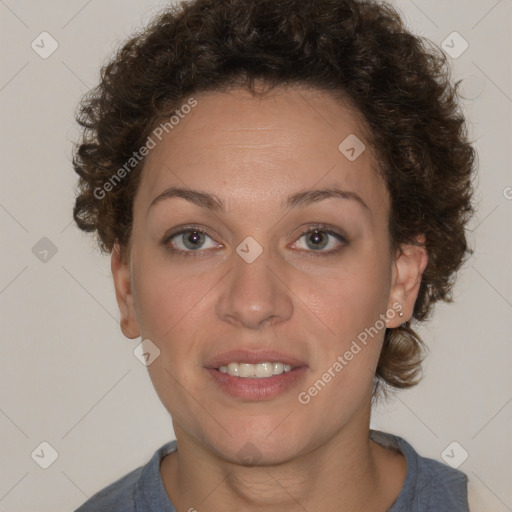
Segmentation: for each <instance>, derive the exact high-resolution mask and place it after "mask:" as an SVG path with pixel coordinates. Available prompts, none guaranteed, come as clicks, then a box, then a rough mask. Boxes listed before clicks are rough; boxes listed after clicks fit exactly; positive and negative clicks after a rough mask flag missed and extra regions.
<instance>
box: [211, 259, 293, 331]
mask: <svg viewBox="0 0 512 512" xmlns="http://www.w3.org/2000/svg"><path fill="white" fill-rule="evenodd" d="M270 259H271V258H270V257H269V253H268V252H266V251H265V250H263V252H262V253H261V254H260V255H259V256H258V257H257V258H256V260H254V261H252V262H251V263H248V262H247V261H245V260H244V259H243V258H242V257H240V256H239V255H238V253H235V254H233V263H232V264H233V267H232V270H231V272H229V273H228V275H227V276H226V277H227V279H226V280H225V281H224V283H223V288H222V291H221V294H220V296H219V298H218V301H217V303H216V313H217V316H218V317H219V318H220V319H221V320H222V321H224V322H228V323H231V324H232V325H236V326H243V327H246V328H248V329H260V328H262V327H265V326H267V325H273V324H276V323H280V322H284V321H286V320H288V319H289V318H291V316H292V314H293V301H292V293H291V291H290V290H289V289H288V288H287V286H286V276H285V275H284V272H283V271H282V270H281V271H280V270H279V267H278V265H277V264H275V262H274V264H272V262H271V261H270Z"/></svg>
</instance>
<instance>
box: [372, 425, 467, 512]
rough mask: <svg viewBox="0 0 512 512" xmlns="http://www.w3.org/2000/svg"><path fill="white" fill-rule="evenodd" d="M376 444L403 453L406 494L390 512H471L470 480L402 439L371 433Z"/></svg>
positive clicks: (403, 488) (401, 494)
mask: <svg viewBox="0 0 512 512" xmlns="http://www.w3.org/2000/svg"><path fill="white" fill-rule="evenodd" d="M370 437H371V439H373V440H374V441H375V442H378V443H379V444H381V445H383V446H386V447H388V448H392V449H397V450H399V451H400V452H402V453H403V455H404V457H405V459H406V461H407V473H406V476H405V480H404V483H403V486H402V490H401V492H400V494H399V496H398V497H397V499H396V501H395V502H394V503H393V505H392V507H391V508H390V509H389V512H402V511H404V512H405V511H407V512H443V511H450V512H468V510H469V507H468V498H467V482H468V477H467V476H466V474H465V473H463V472H462V471H460V470H458V469H454V468H452V467H450V466H447V465H446V464H443V463H441V462H439V461H437V460H434V459H430V458H428V457H423V456H421V455H419V454H418V453H417V452H416V450H415V449H414V448H413V447H412V446H411V445H410V444H409V443H408V442H407V441H405V439H402V438H401V437H399V436H395V435H393V434H388V433H385V432H380V431H376V430H371V431H370Z"/></svg>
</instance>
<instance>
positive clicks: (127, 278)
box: [110, 243, 140, 339]
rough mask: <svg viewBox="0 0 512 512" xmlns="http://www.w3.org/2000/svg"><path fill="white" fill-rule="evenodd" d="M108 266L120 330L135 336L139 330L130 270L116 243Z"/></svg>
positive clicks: (129, 336)
mask: <svg viewBox="0 0 512 512" xmlns="http://www.w3.org/2000/svg"><path fill="white" fill-rule="evenodd" d="M110 266H111V269H112V277H113V278H114V287H115V292H116V300H117V305H118V307H119V313H120V315H121V319H120V326H121V331H122V332H123V334H124V335H125V336H126V337H127V338H130V339H134V338H137V337H139V336H140V330H139V325H138V322H137V315H136V311H135V303H134V299H133V293H132V284H131V270H130V266H129V264H128V263H127V262H126V261H125V259H124V258H123V255H122V251H121V248H120V247H119V244H117V243H116V244H115V245H114V248H113V250H112V255H111V260H110Z"/></svg>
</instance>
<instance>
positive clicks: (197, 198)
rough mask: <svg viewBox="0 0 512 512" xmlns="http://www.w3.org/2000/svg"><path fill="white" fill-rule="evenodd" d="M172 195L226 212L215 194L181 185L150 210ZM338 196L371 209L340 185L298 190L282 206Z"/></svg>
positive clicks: (154, 202) (153, 204) (167, 191)
mask: <svg viewBox="0 0 512 512" xmlns="http://www.w3.org/2000/svg"><path fill="white" fill-rule="evenodd" d="M172 197H180V198H182V199H185V200H186V201H190V202H191V203H194V204H196V205H197V206H200V207H201V208H205V209H208V210H212V211H214V212H225V211H226V209H225V205H224V203H223V202H222V200H221V199H219V197H218V196H216V195H215V194H210V193H207V192H201V191H200V190H193V189H186V188H180V187H170V188H168V189H166V190H164V191H163V192H162V193H161V194H159V195H158V196H157V197H155V198H154V199H153V201H151V204H150V205H149V208H148V211H149V210H150V209H151V208H152V207H153V206H155V204H157V203H159V202H161V201H163V200H165V199H170V198H172ZM330 198H337V199H344V200H353V201H356V202H357V203H358V204H360V205H361V206H362V207H363V208H365V209H366V210H369V208H368V205H367V204H366V203H365V202H364V201H363V200H362V199H361V197H360V196H359V195H357V194H356V193H355V192H351V191H348V190H342V189H340V188H338V187H330V188H325V189H321V190H305V191H302V192H296V193H295V194H292V195H290V196H288V198H287V199H286V200H285V201H283V202H282V203H281V207H282V208H286V209H292V208H304V207H306V206H309V205H311V204H314V203H318V202H320V201H323V200H325V199H330Z"/></svg>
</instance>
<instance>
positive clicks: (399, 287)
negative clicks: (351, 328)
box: [386, 235, 428, 327]
mask: <svg viewBox="0 0 512 512" xmlns="http://www.w3.org/2000/svg"><path fill="white" fill-rule="evenodd" d="M417 242H418V244H420V245H413V244H405V245H402V246H400V248H399V249H398V251H397V254H396V256H395V261H394V263H393V269H392V281H391V290H390V294H389V302H388V310H393V311H397V312H400V311H402V312H403V316H401V317H400V316H398V314H397V315H395V316H394V317H393V318H390V319H389V320H388V321H387V324H386V327H398V326H399V325H401V324H403V323H404V322H406V321H408V320H409V319H410V318H411V317H412V314H413V311H414V304H415V302H416V297H417V296H418V292H419V290H420V285H421V277H422V275H423V271H424V270H425V267H426V266H427V262H428V255H427V250H426V248H425V245H424V244H425V236H424V235H420V236H419V237H417Z"/></svg>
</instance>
